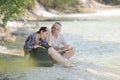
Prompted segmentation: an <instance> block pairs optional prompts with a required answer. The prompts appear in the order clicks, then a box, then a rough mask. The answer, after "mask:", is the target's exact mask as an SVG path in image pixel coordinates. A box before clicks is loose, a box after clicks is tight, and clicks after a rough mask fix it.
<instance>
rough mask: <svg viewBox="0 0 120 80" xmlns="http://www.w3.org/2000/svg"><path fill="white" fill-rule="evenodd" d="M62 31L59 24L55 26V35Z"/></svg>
mask: <svg viewBox="0 0 120 80" xmlns="http://www.w3.org/2000/svg"><path fill="white" fill-rule="evenodd" d="M60 31H61V26H60V25H59V24H55V25H54V27H53V33H56V34H58V33H59V32H60Z"/></svg>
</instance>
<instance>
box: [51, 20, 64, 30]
mask: <svg viewBox="0 0 120 80" xmlns="http://www.w3.org/2000/svg"><path fill="white" fill-rule="evenodd" d="M55 24H58V25H60V26H62V25H61V23H59V22H55V23H54V24H53V25H52V27H51V32H53V28H54V26H55Z"/></svg>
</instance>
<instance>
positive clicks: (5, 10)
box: [0, 0, 35, 27]
mask: <svg viewBox="0 0 120 80" xmlns="http://www.w3.org/2000/svg"><path fill="white" fill-rule="evenodd" d="M34 5H35V0H0V17H2V16H3V18H2V22H3V26H4V27H5V26H6V24H7V21H9V20H17V19H18V18H19V17H20V16H22V15H24V13H25V10H26V9H27V8H28V7H30V6H34Z"/></svg>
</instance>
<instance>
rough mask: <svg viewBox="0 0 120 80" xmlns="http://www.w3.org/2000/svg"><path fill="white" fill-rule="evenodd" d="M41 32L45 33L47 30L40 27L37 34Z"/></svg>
mask: <svg viewBox="0 0 120 80" xmlns="http://www.w3.org/2000/svg"><path fill="white" fill-rule="evenodd" d="M41 31H43V32H46V31H48V28H47V27H43V26H42V27H41V28H40V29H39V31H37V33H40V32H41Z"/></svg>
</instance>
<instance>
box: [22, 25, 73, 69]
mask: <svg viewBox="0 0 120 80" xmlns="http://www.w3.org/2000/svg"><path fill="white" fill-rule="evenodd" d="M48 36H49V30H48V28H47V27H41V28H40V29H39V31H37V32H36V33H34V34H32V35H30V36H29V37H28V38H27V40H26V42H25V46H24V47H25V49H27V50H29V51H31V50H32V49H34V48H38V47H42V48H47V49H48V55H49V56H50V57H51V58H52V59H53V60H55V61H57V62H59V63H62V64H63V65H64V66H65V67H72V66H73V64H72V63H71V62H68V60H67V59H66V58H64V57H62V56H61V55H60V54H59V53H58V52H57V51H56V50H55V49H54V48H53V47H51V46H49V44H48V43H47V41H46V38H47V37H48Z"/></svg>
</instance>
